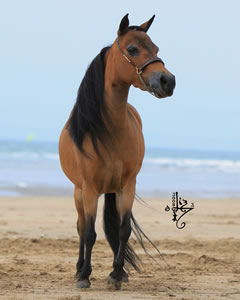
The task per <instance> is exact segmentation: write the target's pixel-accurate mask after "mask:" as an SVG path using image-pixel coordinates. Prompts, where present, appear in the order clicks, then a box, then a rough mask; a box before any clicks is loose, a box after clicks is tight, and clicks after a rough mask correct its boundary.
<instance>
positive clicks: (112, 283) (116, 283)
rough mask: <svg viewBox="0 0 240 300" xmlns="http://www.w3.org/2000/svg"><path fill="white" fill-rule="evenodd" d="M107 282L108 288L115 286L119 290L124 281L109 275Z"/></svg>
mask: <svg viewBox="0 0 240 300" xmlns="http://www.w3.org/2000/svg"><path fill="white" fill-rule="evenodd" d="M107 283H108V288H110V289H111V288H112V287H113V288H114V289H115V290H117V291H119V290H121V285H122V281H120V280H117V279H114V278H112V277H111V276H110V275H109V276H108V279H107Z"/></svg>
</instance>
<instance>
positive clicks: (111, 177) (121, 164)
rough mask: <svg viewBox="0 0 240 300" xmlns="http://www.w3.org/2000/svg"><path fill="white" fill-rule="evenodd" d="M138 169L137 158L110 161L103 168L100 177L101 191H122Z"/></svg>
mask: <svg viewBox="0 0 240 300" xmlns="http://www.w3.org/2000/svg"><path fill="white" fill-rule="evenodd" d="M137 169H138V160H137V159H133V158H132V159H131V158H129V159H115V160H112V161H109V162H108V163H107V164H106V165H105V167H104V169H103V170H104V171H103V174H101V176H100V177H99V180H100V189H101V192H104V193H111V192H120V191H121V190H122V188H123V186H124V185H125V184H126V182H127V181H128V179H129V178H130V177H131V176H132V175H133V174H134V175H136V173H137Z"/></svg>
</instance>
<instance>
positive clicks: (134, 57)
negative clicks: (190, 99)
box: [114, 14, 176, 98]
mask: <svg viewBox="0 0 240 300" xmlns="http://www.w3.org/2000/svg"><path fill="white" fill-rule="evenodd" d="M154 17H155V16H153V17H152V18H151V19H150V20H149V21H147V22H146V23H144V24H142V25H140V26H129V20H128V14H127V15H126V16H125V17H123V19H122V21H121V23H120V26H119V30H118V38H117V39H116V41H115V43H114V44H115V45H114V46H115V51H116V52H117V57H116V58H117V65H118V68H119V69H120V73H121V74H122V78H121V80H122V81H124V82H126V83H127V84H133V85H134V86H135V87H138V88H140V89H142V90H147V91H149V92H150V93H151V94H153V95H154V96H156V97H157V98H165V97H168V96H171V95H172V94H173V90H174V88H175V84H176V83H175V76H174V75H173V74H171V73H170V72H169V71H168V70H167V69H166V67H165V65H164V63H163V61H162V60H161V59H160V58H159V57H158V56H157V53H158V50H159V49H158V47H157V46H156V45H155V44H154V43H153V42H152V40H151V39H150V37H149V36H148V35H147V31H148V29H149V27H150V26H151V24H152V22H153V19H154Z"/></svg>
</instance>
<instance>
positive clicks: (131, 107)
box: [128, 103, 142, 128]
mask: <svg viewBox="0 0 240 300" xmlns="http://www.w3.org/2000/svg"><path fill="white" fill-rule="evenodd" d="M128 111H129V112H130V113H131V114H132V115H133V116H134V117H135V119H136V121H137V122H138V124H139V125H140V127H141V128H142V120H141V117H140V115H139V113H138V112H137V110H136V108H135V107H134V106H132V104H130V103H128Z"/></svg>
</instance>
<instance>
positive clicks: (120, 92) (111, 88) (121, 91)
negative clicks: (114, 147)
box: [104, 57, 130, 128]
mask: <svg viewBox="0 0 240 300" xmlns="http://www.w3.org/2000/svg"><path fill="white" fill-rule="evenodd" d="M108 60H111V57H108ZM129 88H130V86H129V85H126V84H124V83H120V82H118V80H117V76H116V71H115V70H114V68H113V66H112V64H111V61H108V62H107V63H106V68H105V84H104V99H105V104H106V108H107V111H108V114H109V117H110V118H111V123H112V125H114V127H115V128H125V127H126V126H127V98H128V92H129Z"/></svg>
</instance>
